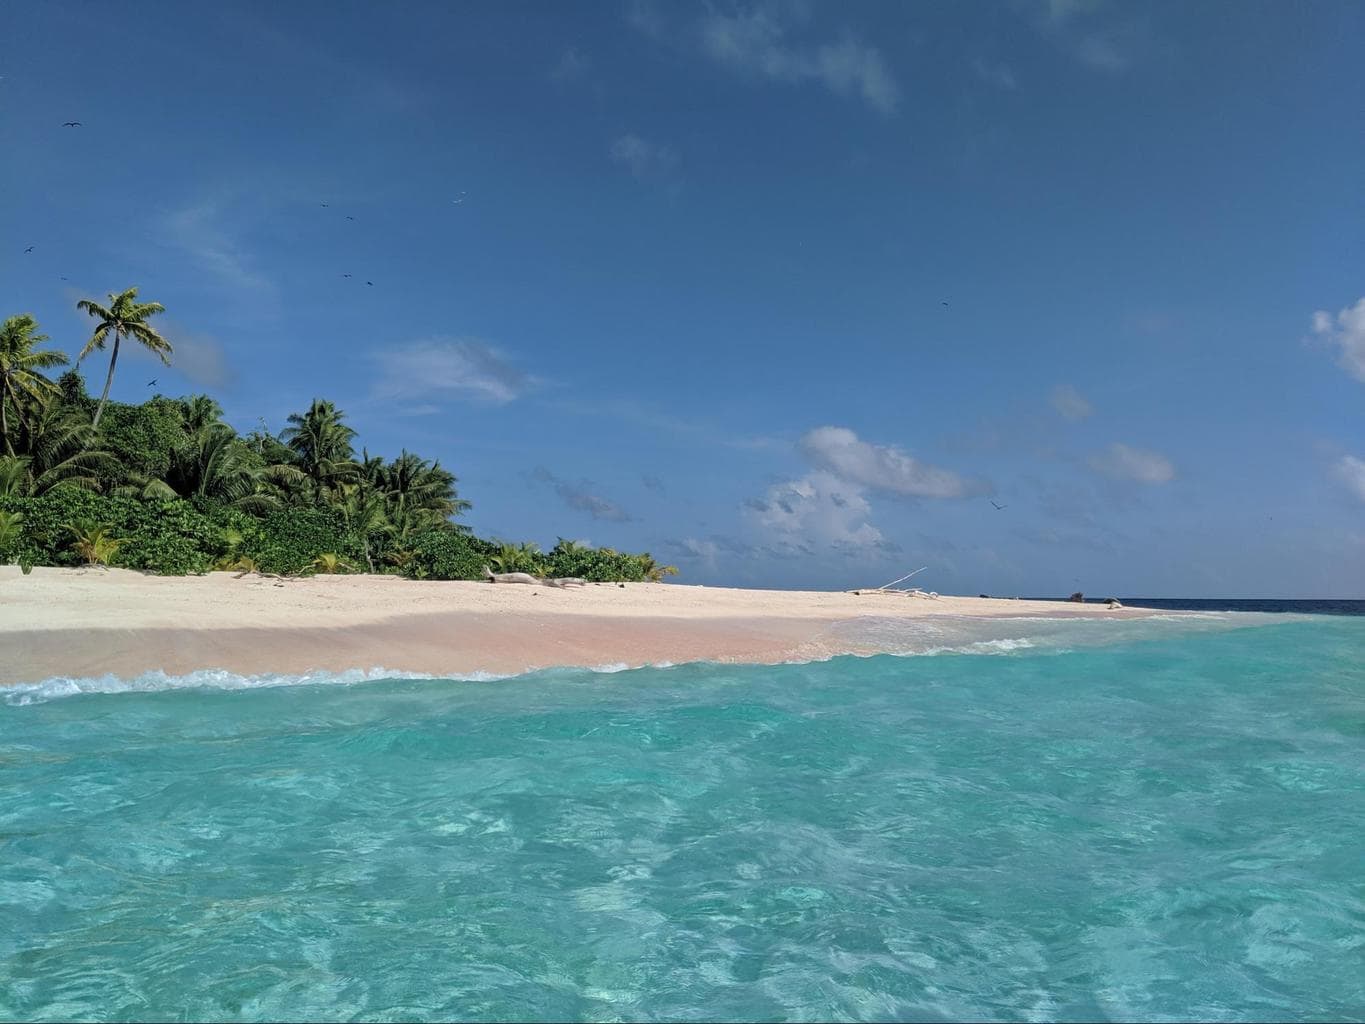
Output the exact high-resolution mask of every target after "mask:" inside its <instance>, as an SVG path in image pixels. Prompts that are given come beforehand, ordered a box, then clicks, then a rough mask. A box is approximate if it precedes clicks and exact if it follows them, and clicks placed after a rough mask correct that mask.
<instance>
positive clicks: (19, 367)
mask: <svg viewBox="0 0 1365 1024" xmlns="http://www.w3.org/2000/svg"><path fill="white" fill-rule="evenodd" d="M47 340H48V338H47V335H46V334H39V333H38V321H37V320H35V319H34V318H33V316H32V314H29V313H20V314H19V315H18V316H12V317H10V318H9V319H7V320H6V321H5V322H4V323H3V324H0V437H3V438H4V444H5V452H6V454H8V455H13V454H15V452H14V439H13V437H12V436H11V435H10V429H9V415H8V411H9V409H10V408H11V407H12V408H13V409H14V415H15V418H16V419H17V420H18V421H19V426H21V427H24V426H25V423H24V403H25V402H30V403H33V404H35V405H39V406H41V405H45V404H46V403H47V401H48V399H50V398H51V397H52V396H53V395H55V394H56V393H57V385H56V384H54V383H53V382H52V381H50V380H48V379H47V378H46V377H44V376H43V375H42V374H41V373H39V372H38V371H40V370H50V369H52V368H53V367H54V366H62V365H64V364H65V363H66V356H65V355H63V354H62V353H61V352H54V351H52V350H51V349H47V350H45V351H43V350H35V349H34V346H35V345H39V344H41V343H42V342H44V341H47Z"/></svg>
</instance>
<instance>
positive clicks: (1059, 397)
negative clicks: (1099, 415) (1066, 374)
mask: <svg viewBox="0 0 1365 1024" xmlns="http://www.w3.org/2000/svg"><path fill="white" fill-rule="evenodd" d="M1048 400H1049V401H1050V402H1051V403H1052V408H1054V409H1056V410H1057V412H1058V413H1059V414H1060V415H1062V416H1064V417H1066V418H1067V419H1069V420H1083V419H1085V418H1086V417H1087V416H1091V415H1093V414H1094V412H1095V407H1094V406H1093V405H1091V404H1090V403H1089V402H1088V401H1086V399H1085V396H1084V395H1082V394H1081V393H1080V392H1079V391H1077V390H1076V389H1075V388H1073V387H1072V386H1071V385H1070V384H1058V385H1057V386H1056V387H1055V388H1053V389H1052V396H1051V397H1050V398H1049V399H1048Z"/></svg>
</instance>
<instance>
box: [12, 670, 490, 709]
mask: <svg viewBox="0 0 1365 1024" xmlns="http://www.w3.org/2000/svg"><path fill="white" fill-rule="evenodd" d="M434 678H437V677H435V676H432V675H429V674H426V673H422V672H399V671H395V670H393V669H386V668H368V669H350V670H348V671H345V672H320V671H318V672H303V673H297V674H288V673H267V674H264V675H240V674H238V673H236V672H227V671H225V670H223V669H201V670H199V671H197V672H190V673H188V674H186V675H181V676H173V675H168V674H167V673H165V672H162V671H160V670H157V671H155V672H144V673H143V674H142V675H139V676H134V677H133V678H131V679H123V678H120V677H118V676H115V675H104V676H94V677H86V678H74V677H70V676H57V677H55V678H52V679H45V680H43V681H42V682H40V683H18V684H16V685H13V686H6V687H2V688H0V694H3V696H4V701H5V703H6V704H10V705H16V706H17V705H24V704H37V703H42V702H45V701H49V700H55V699H57V698H60V697H77V696H80V695H81V694H89V693H151V692H156V691H161V690H260V689H267V688H270V687H276V686H318V685H323V684H327V685H331V684H336V683H340V684H343V685H349V684H353V683H367V682H373V681H374V680H377V679H434ZM441 678H457V679H461V680H467V681H469V682H487V681H491V680H494V679H500V678H505V677H502V676H496V675H492V674H490V673H487V672H474V673H470V674H469V675H463V676H455V677H451V676H444V677H441Z"/></svg>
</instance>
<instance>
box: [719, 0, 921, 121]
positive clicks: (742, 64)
mask: <svg viewBox="0 0 1365 1024" xmlns="http://www.w3.org/2000/svg"><path fill="white" fill-rule="evenodd" d="M701 39H702V51H703V52H704V53H705V54H706V55H707V56H709V57H710V58H711V59H712V60H714V61H716V62H717V63H719V64H723V65H725V66H727V67H729V68H732V69H733V70H735V71H738V72H741V73H744V74H749V75H754V76H758V77H762V78H768V79H771V80H773V81H777V82H785V83H788V84H798V83H801V82H818V83H820V84H821V85H823V86H824V87H825V88H826V89H828V90H829V91H830V92H832V93H834V94H835V95H837V96H857V97H859V98H860V99H862V100H863V101H864V102H865V103H867V105H868V106H870V107H872V108H873V109H875V110H878V111H880V112H881V113H883V114H891V113H894V112H895V110H896V107H897V105H898V104H899V103H900V88H899V87H898V86H897V84H896V81H895V79H894V78H893V77H892V75H891V72H890V71H889V70H888V68H887V66H886V62H885V60H883V59H882V55H881V52H880V51H878V50H877V49H875V48H874V47H871V46H865V45H863V44H862V43H860V42H858V41H857V40H856V39H854V38H853V37H852V36H851V35H846V36H844V37H843V38H842V39H840V40H839V41H838V42H834V43H825V44H822V45H820V46H817V47H815V48H813V49H802V48H800V47H797V46H794V45H792V44H791V43H790V42H789V41H788V40H787V33H786V27H785V26H784V25H783V24H782V22H781V21H780V20H779V19H778V17H777V16H776V14H775V13H774V12H773V11H772V10H771V9H749V10H741V11H738V12H737V13H735V14H720V13H711V14H709V15H707V16H706V17H705V18H704V19H703V20H702V23H701Z"/></svg>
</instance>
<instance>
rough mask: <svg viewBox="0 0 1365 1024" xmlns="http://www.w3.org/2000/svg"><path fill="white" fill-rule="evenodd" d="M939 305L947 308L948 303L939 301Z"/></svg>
mask: <svg viewBox="0 0 1365 1024" xmlns="http://www.w3.org/2000/svg"><path fill="white" fill-rule="evenodd" d="M939 305H940V306H942V307H943V308H944V309H947V308H948V303H946V302H940V303H939Z"/></svg>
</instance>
